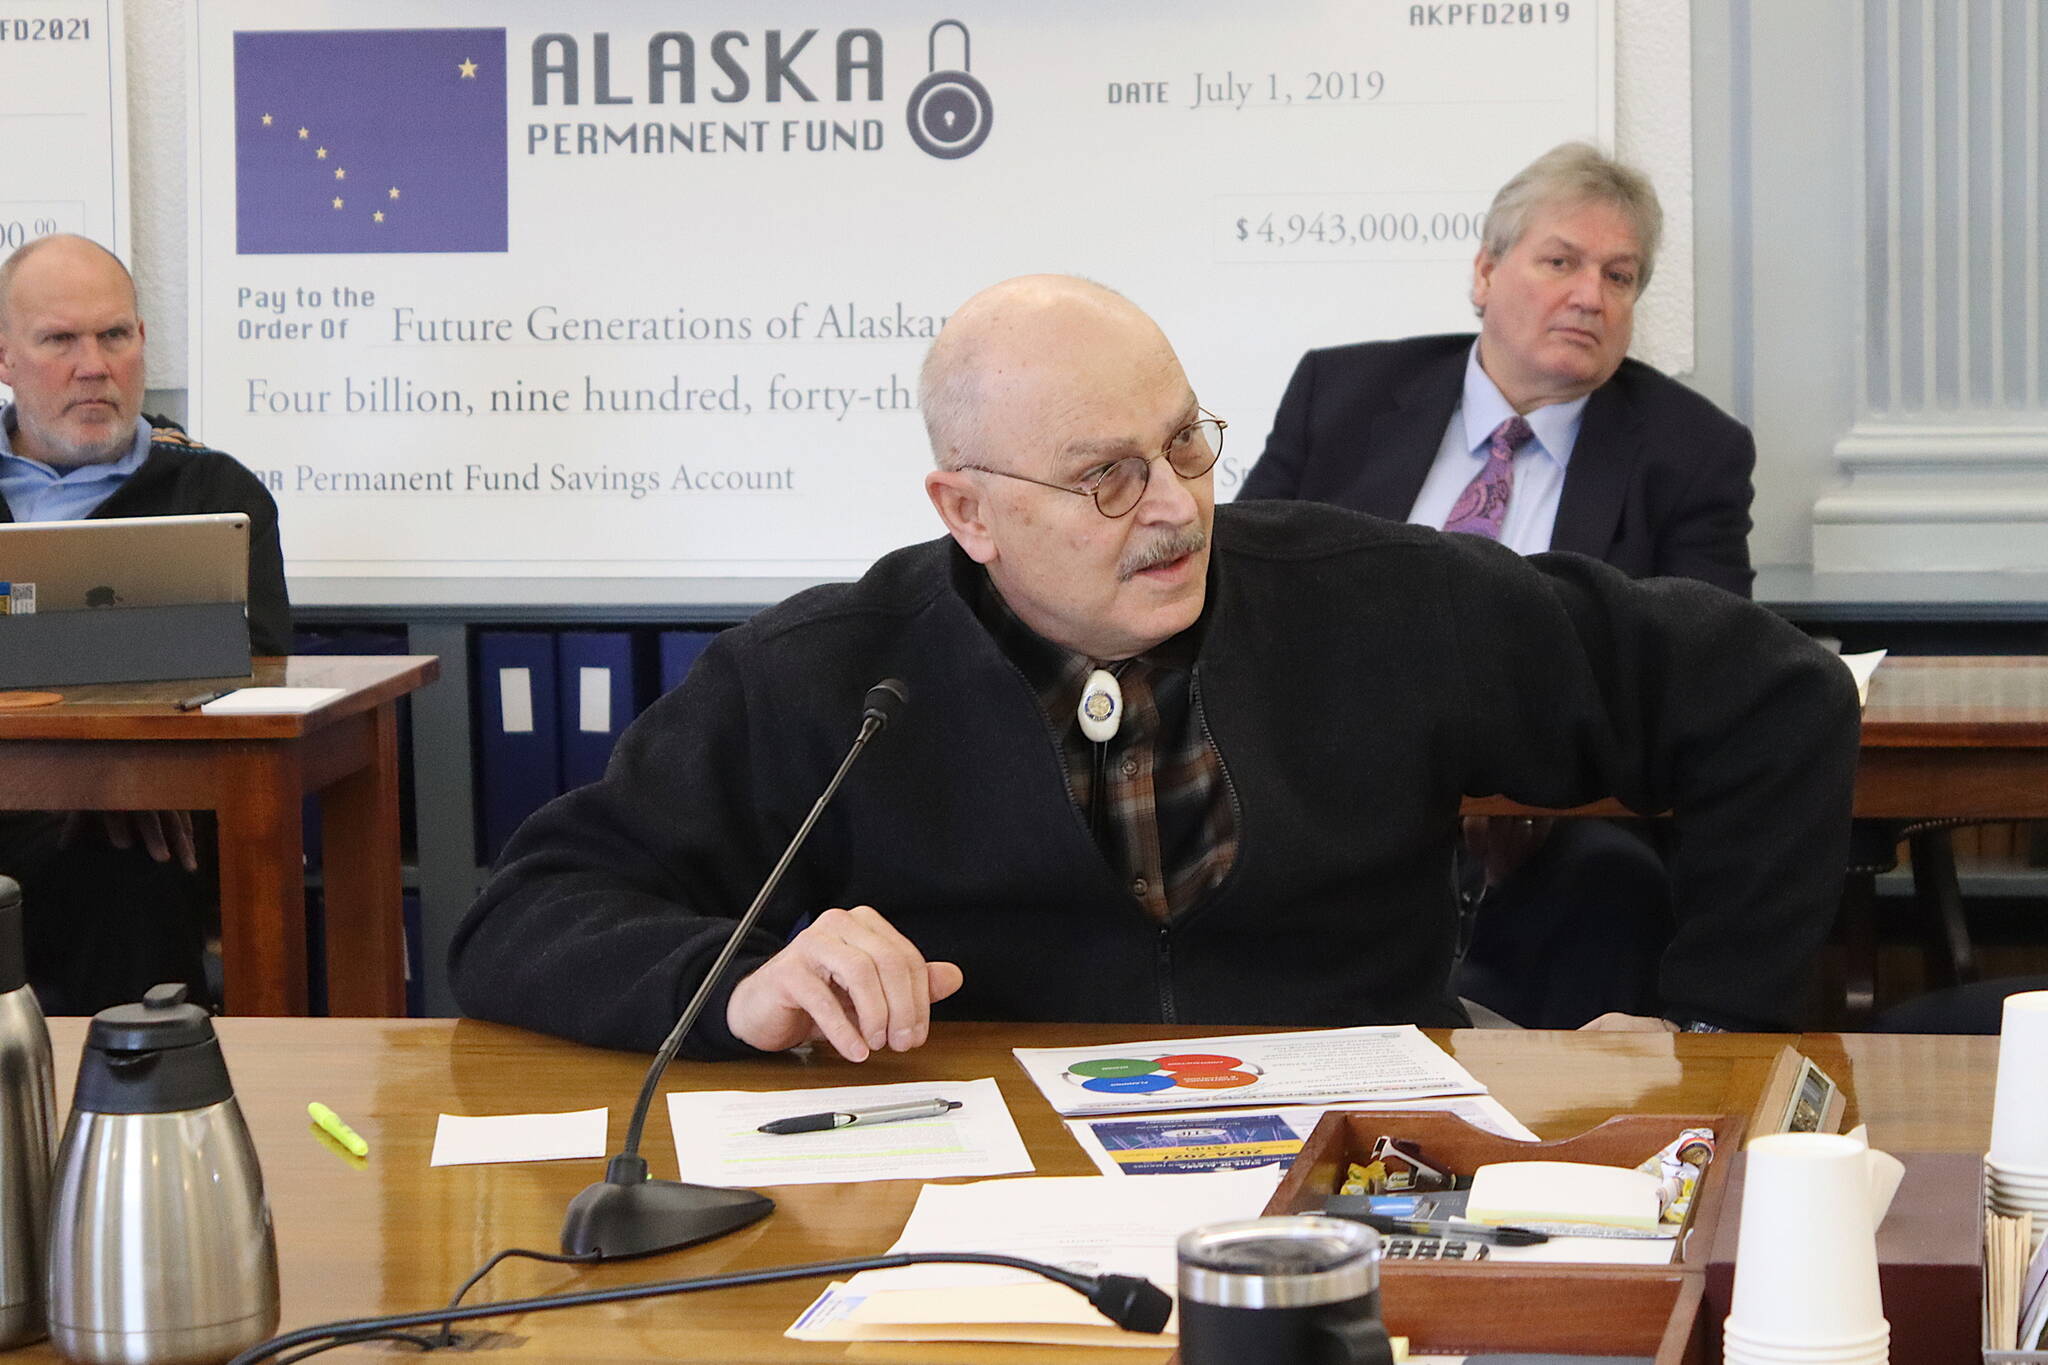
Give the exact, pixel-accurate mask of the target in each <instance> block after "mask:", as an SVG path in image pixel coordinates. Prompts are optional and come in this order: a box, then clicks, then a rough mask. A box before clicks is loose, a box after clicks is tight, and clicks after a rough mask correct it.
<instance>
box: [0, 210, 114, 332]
mask: <svg viewBox="0 0 2048 1365" xmlns="http://www.w3.org/2000/svg"><path fill="white" fill-rule="evenodd" d="M55 242H79V243H82V244H84V245H85V246H89V247H91V248H92V249H93V250H94V251H97V252H99V253H100V254H101V255H102V256H105V257H106V258H107V259H108V260H110V261H112V262H113V263H114V267H115V269H117V270H119V271H120V272H121V277H122V278H123V279H125V280H127V281H128V297H129V299H130V300H133V299H134V298H135V276H134V275H133V274H131V273H130V272H129V270H128V266H127V264H126V263H125V262H123V261H122V259H121V258H120V257H119V256H116V255H115V254H114V253H113V252H111V251H109V250H107V249H106V248H105V247H103V246H101V245H100V244H99V243H98V242H95V241H94V240H93V239H92V238H90V237H81V236H79V235H78V234H77V233H75V232H53V233H51V234H50V235H49V236H47V237H36V238H33V239H31V240H29V241H27V242H24V243H22V244H21V245H20V246H18V247H16V248H15V249H14V253H13V254H12V255H10V256H9V257H8V258H7V259H6V260H5V261H0V327H5V326H7V325H8V323H9V321H10V314H11V313H12V312H13V308H14V277H15V276H16V275H19V274H20V273H21V268H22V266H24V265H26V264H27V263H28V258H29V257H31V256H33V255H35V254H36V253H37V252H39V251H41V250H42V249H43V248H44V247H46V246H49V245H51V244H52V243H55Z"/></svg>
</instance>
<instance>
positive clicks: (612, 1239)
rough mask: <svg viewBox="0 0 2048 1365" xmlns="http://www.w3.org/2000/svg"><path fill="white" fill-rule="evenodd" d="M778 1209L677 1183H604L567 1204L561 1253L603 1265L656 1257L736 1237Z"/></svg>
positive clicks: (737, 1194)
mask: <svg viewBox="0 0 2048 1365" xmlns="http://www.w3.org/2000/svg"><path fill="white" fill-rule="evenodd" d="M774 1209H775V1201H774V1200H773V1199H770V1198H769V1197H768V1196H767V1195H765V1194H756V1193H755V1192H754V1191H752V1190H723V1189H719V1188H717V1187H716V1186H712V1185H686V1184H683V1183H682V1182H680V1181H675V1180H639V1181H634V1182H632V1183H630V1184H621V1183H615V1182H613V1181H611V1180H600V1181H599V1182H597V1183H596V1184H595V1185H592V1186H590V1187H589V1188H587V1189H585V1190H584V1191H583V1193H581V1194H579V1195H577V1196H576V1197H575V1198H574V1199H572V1200H570V1201H569V1216H568V1217H567V1218H566V1219H564V1220H563V1222H562V1250H563V1252H564V1253H565V1254H567V1255H571V1256H594V1257H595V1258H597V1259H599V1260H605V1261H613V1260H621V1259H625V1258H628V1257H633V1256H652V1255H654V1254H655V1253H656V1252H661V1251H674V1250H676V1249H677V1248H678V1247H686V1246H694V1245H696V1244H697V1243H698V1242H708V1241H711V1240H712V1239H713V1238H716V1237H723V1236H725V1234H727V1233H728V1232H737V1231H738V1230H739V1229H741V1228H743V1227H745V1226H747V1225H748V1224H749V1223H756V1222H759V1221H760V1220H761V1219H763V1218H766V1217H767V1216H768V1215H769V1214H770V1213H772V1212H774Z"/></svg>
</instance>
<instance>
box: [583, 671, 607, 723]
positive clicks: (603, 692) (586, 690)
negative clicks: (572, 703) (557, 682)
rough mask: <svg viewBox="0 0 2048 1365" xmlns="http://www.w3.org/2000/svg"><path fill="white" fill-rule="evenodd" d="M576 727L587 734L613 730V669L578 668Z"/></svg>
mask: <svg viewBox="0 0 2048 1365" xmlns="http://www.w3.org/2000/svg"><path fill="white" fill-rule="evenodd" d="M576 728H577V729H579V730H581V731H583V733H585V734H587V735H608V734H610V733H611V732H612V671H611V670H610V669H609V668H579V669H577V670H576Z"/></svg>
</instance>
